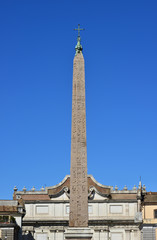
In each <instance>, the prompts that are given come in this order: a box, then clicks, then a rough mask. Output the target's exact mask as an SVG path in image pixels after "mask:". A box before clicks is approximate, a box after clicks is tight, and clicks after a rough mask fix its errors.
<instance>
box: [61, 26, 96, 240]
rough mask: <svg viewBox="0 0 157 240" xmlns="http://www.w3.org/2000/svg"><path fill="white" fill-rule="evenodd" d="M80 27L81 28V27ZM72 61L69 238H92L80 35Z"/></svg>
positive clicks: (86, 239) (67, 236)
mask: <svg viewBox="0 0 157 240" xmlns="http://www.w3.org/2000/svg"><path fill="white" fill-rule="evenodd" d="M77 30H78V31H79V30H81V29H80V28H79V27H78V29H77ZM75 49H76V55H75V57H74V62H73V94H72V131H71V169H70V215H69V228H68V229H67V230H66V232H65V238H66V240H76V239H77V240H78V239H82V240H90V239H91V238H92V231H91V229H90V228H89V227H88V183H87V144H86V107H85V70H84V58H83V54H82V46H81V43H80V35H79V34H78V39H77V45H76V47H75Z"/></svg>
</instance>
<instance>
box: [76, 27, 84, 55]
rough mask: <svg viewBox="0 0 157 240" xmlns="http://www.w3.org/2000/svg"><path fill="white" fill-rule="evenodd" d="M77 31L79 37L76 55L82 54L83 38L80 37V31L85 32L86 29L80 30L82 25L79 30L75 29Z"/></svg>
mask: <svg viewBox="0 0 157 240" xmlns="http://www.w3.org/2000/svg"><path fill="white" fill-rule="evenodd" d="M74 30H75V31H78V37H77V45H76V47H75V50H76V55H77V54H78V53H80V52H82V50H83V48H82V45H81V37H80V31H82V30H85V29H84V28H80V24H78V28H75V29H74Z"/></svg>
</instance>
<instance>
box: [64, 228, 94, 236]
mask: <svg viewBox="0 0 157 240" xmlns="http://www.w3.org/2000/svg"><path fill="white" fill-rule="evenodd" d="M64 236H65V238H66V239H72V238H73V239H75V238H82V239H91V238H92V236H93V231H92V230H91V229H90V228H88V227H86V228H84V227H82V228H81V227H79V228H77V227H72V228H70V227H69V228H68V229H66V231H65V233H64Z"/></svg>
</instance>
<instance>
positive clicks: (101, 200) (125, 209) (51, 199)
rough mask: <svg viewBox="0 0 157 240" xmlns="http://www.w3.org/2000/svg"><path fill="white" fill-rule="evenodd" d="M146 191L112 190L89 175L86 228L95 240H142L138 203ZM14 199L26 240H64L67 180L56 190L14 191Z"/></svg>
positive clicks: (68, 204)
mask: <svg viewBox="0 0 157 240" xmlns="http://www.w3.org/2000/svg"><path fill="white" fill-rule="evenodd" d="M144 194H145V189H144V190H142V187H141V184H139V187H138V188H136V187H133V189H132V190H128V189H127V187H124V189H123V190H118V189H117V188H115V189H113V187H111V186H105V185H102V184H100V183H98V182H97V181H96V180H95V179H94V178H93V176H91V175H88V213H89V227H90V228H91V229H92V232H93V239H94V240H109V239H110V240H141V238H142V236H141V228H142V212H141V201H142V198H143V195H144ZM14 198H15V199H23V200H24V202H25V208H26V215H25V216H24V218H23V226H22V231H23V238H24V239H25V240H29V239H36V240H41V239H42V240H47V239H49V240H56V239H57V240H63V239H64V233H65V231H66V229H67V228H68V223H69V207H70V201H69V199H70V176H66V177H65V178H64V180H63V181H62V182H61V183H59V184H58V185H56V186H52V187H46V188H45V189H44V188H42V189H41V190H40V191H36V190H35V189H32V190H30V191H26V189H24V190H23V191H15V192H14Z"/></svg>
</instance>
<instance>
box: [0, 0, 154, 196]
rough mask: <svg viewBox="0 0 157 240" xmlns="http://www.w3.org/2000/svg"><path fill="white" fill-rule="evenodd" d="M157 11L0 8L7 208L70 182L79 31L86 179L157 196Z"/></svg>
mask: <svg viewBox="0 0 157 240" xmlns="http://www.w3.org/2000/svg"><path fill="white" fill-rule="evenodd" d="M156 13H157V2H156V1H146V0H143V1H138V0H136V1H135V0H132V1H129V0H128V1H126V0H125V1H123V0H119V1H117V0H115V1H113V0H111V1H109V0H108V1H107V0H102V1H100V0H97V1H91V0H90V1H88V0H86V1H82V0H80V1H75V0H73V1H71V0H69V1H63V0H60V1H53V0H51V1H50V0H45V1H41V0H38V1H37V0H27V1H26V0H23V1H21V0H19V1H18V0H15V1H9V0H8V1H0V32H1V34H0V162H1V181H0V189H1V191H0V199H11V198H12V193H13V187H14V186H15V185H16V186H17V187H18V189H19V190H21V189H22V188H23V187H24V186H26V188H27V189H28V190H29V189H31V188H32V187H33V186H35V187H36V189H40V188H41V187H42V186H53V185H55V184H58V183H59V182H60V181H61V180H62V179H63V178H64V176H65V175H67V174H69V173H70V148H71V146H70V144H71V139H70V138H71V105H72V66H73V58H74V54H75V49H74V47H75V45H76V39H77V33H76V32H74V31H73V29H74V28H75V27H77V25H78V23H80V24H81V26H82V27H84V28H85V31H83V32H82V33H81V39H82V45H83V48H84V50H83V54H84V58H85V68H86V73H85V75H86V108H87V161H88V173H89V174H92V175H93V176H94V178H95V179H96V180H97V181H99V182H100V183H102V184H105V185H112V186H115V185H117V186H118V187H119V189H122V188H123V187H124V185H127V186H128V188H129V189H131V188H132V187H133V185H134V184H136V185H138V182H139V179H140V176H141V177H142V183H143V184H146V187H147V190H148V191H157V184H156V168H157V93H156V92H157V28H156V26H157V14H156Z"/></svg>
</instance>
